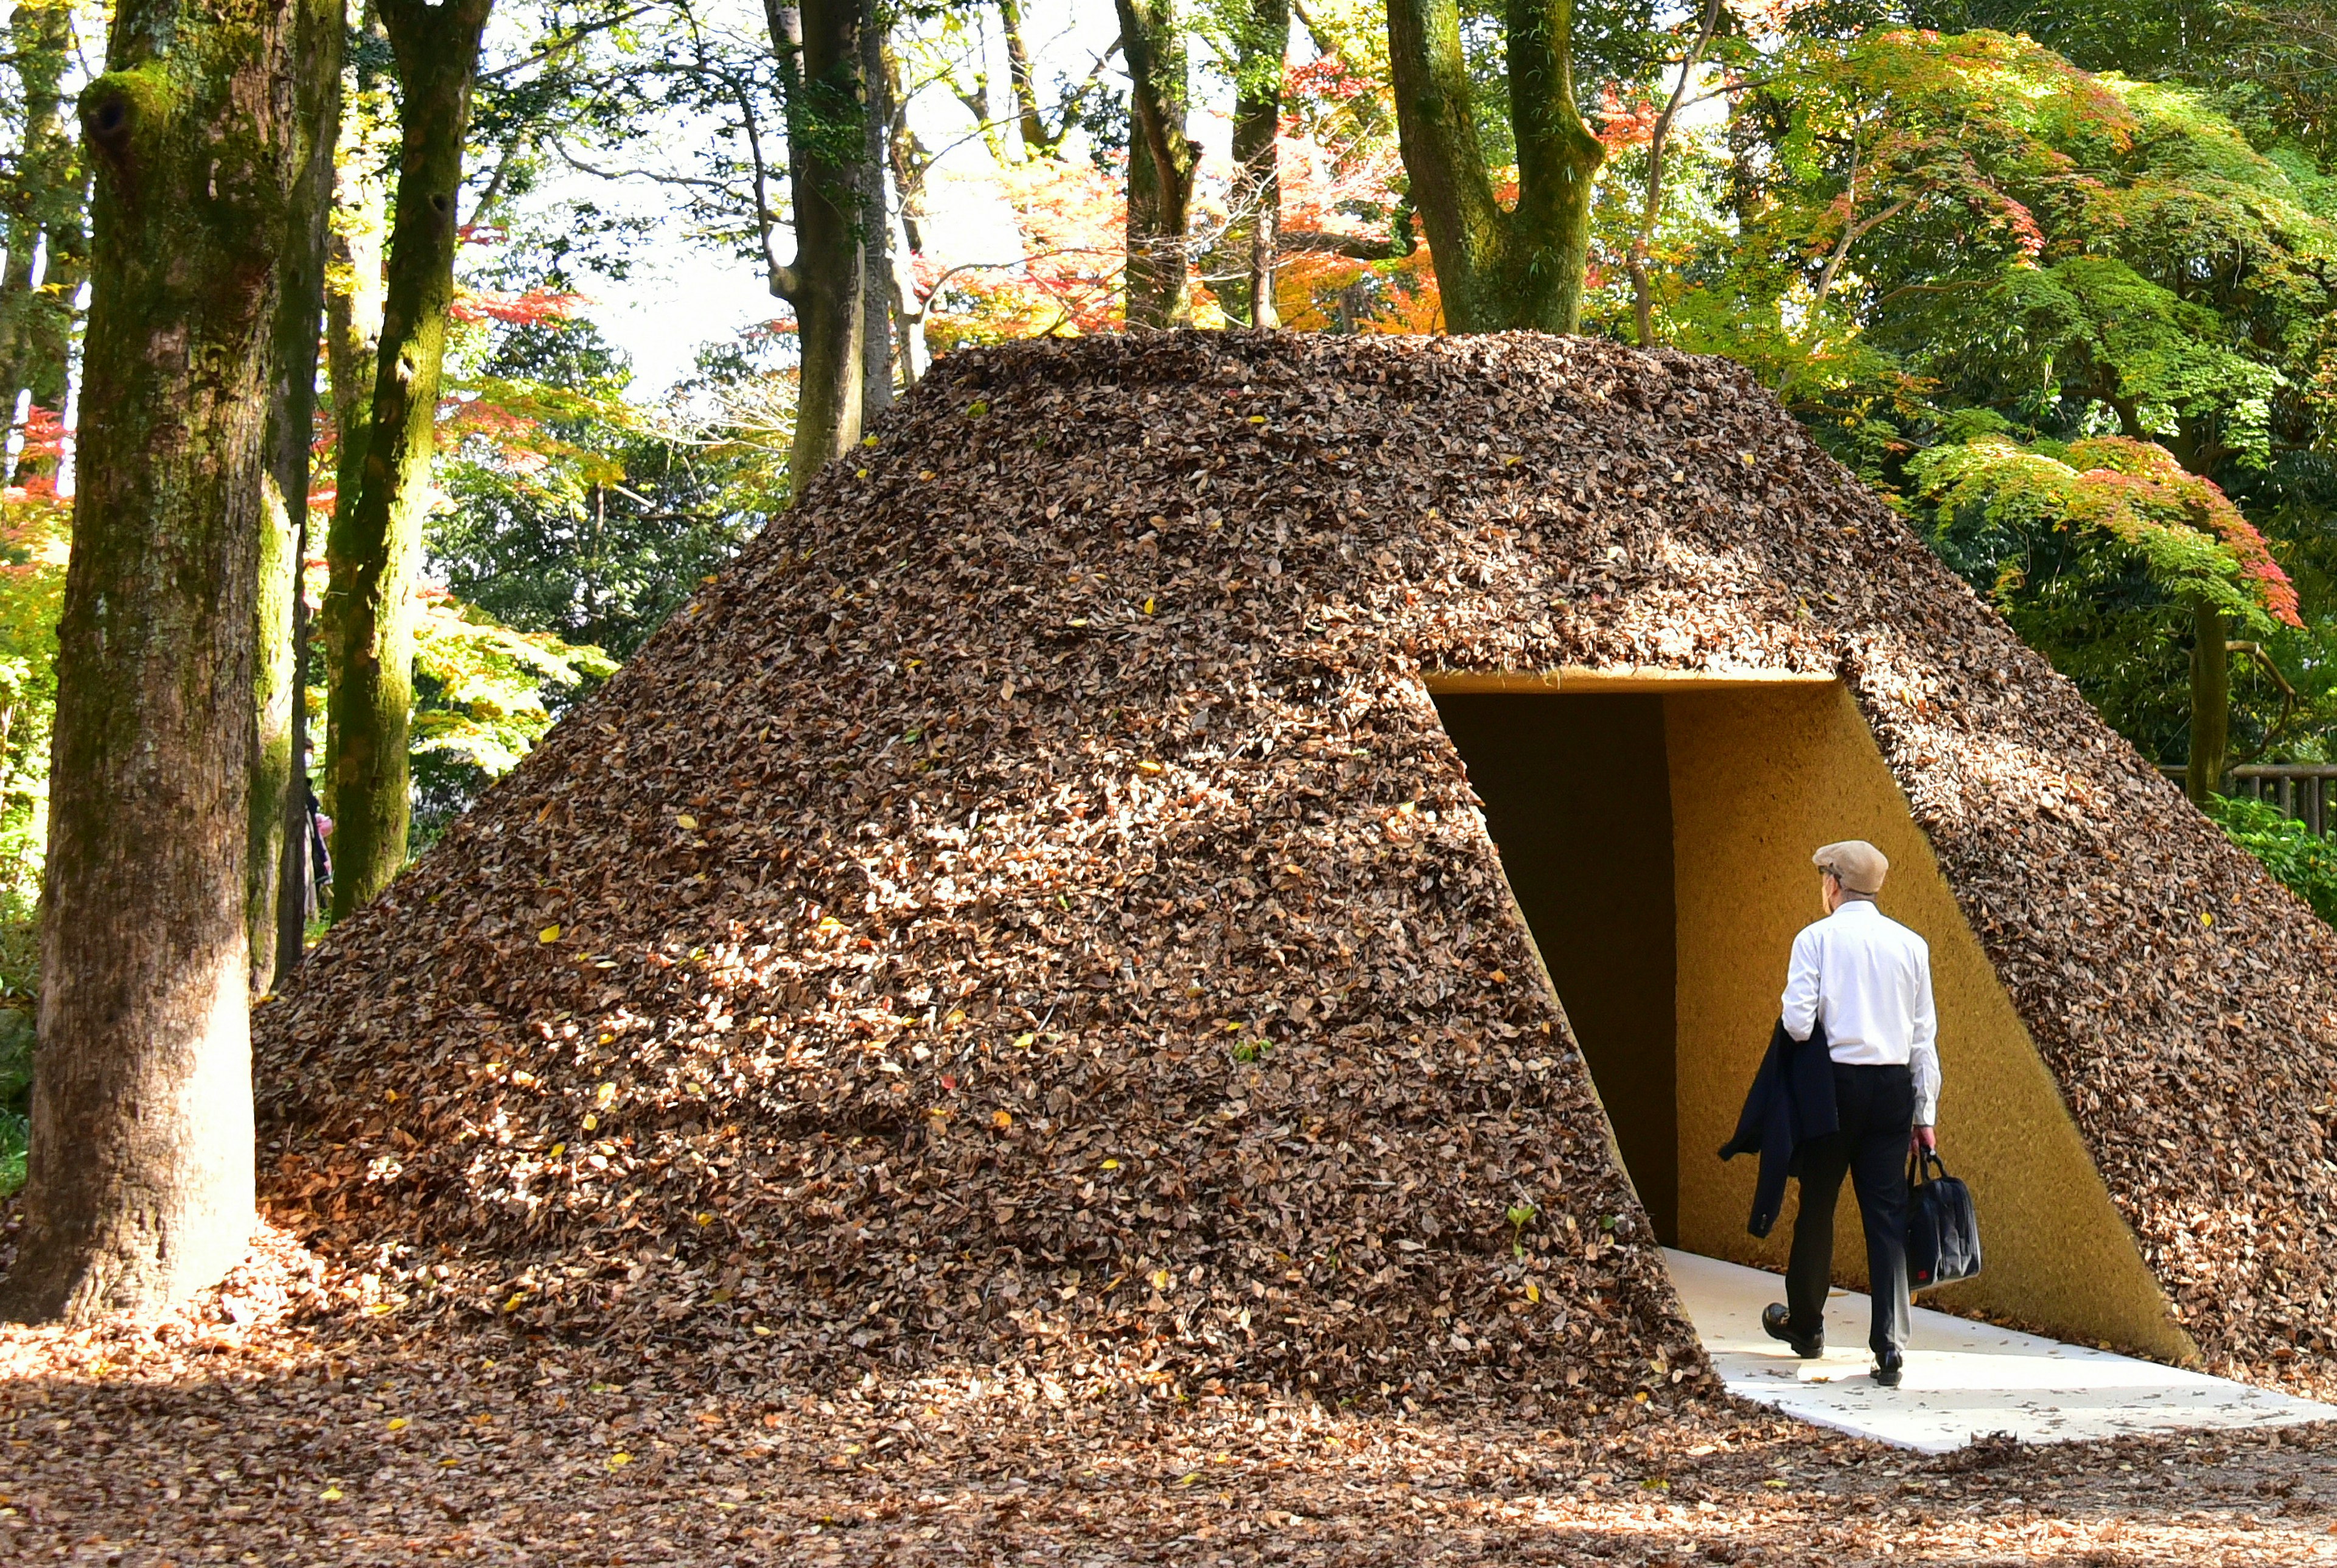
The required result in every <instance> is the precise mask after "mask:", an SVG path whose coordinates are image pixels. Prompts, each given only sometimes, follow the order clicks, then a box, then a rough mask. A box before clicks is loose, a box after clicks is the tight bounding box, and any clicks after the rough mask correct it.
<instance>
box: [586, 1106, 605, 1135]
mask: <svg viewBox="0 0 2337 1568" xmlns="http://www.w3.org/2000/svg"><path fill="white" fill-rule="evenodd" d="M584 1130H585V1131H586V1132H588V1133H597V1132H599V1131H600V1130H601V1118H600V1117H598V1116H596V1115H592V1113H591V1112H589V1111H588V1112H586V1113H585V1115H584Z"/></svg>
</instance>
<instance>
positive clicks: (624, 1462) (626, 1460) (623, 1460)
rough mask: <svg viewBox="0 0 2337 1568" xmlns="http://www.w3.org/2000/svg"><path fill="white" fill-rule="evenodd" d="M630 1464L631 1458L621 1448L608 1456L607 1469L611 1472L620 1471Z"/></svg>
mask: <svg viewBox="0 0 2337 1568" xmlns="http://www.w3.org/2000/svg"><path fill="white" fill-rule="evenodd" d="M632 1462H633V1456H631V1454H628V1453H626V1452H625V1451H624V1450H623V1449H621V1448H620V1449H619V1450H618V1451H617V1452H615V1453H614V1454H611V1455H610V1456H609V1468H610V1469H611V1470H621V1469H623V1468H624V1467H625V1466H628V1465H630V1464H631V1463H632Z"/></svg>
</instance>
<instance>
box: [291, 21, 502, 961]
mask: <svg viewBox="0 0 2337 1568" xmlns="http://www.w3.org/2000/svg"><path fill="white" fill-rule="evenodd" d="M490 4H491V0H445V4H443V5H430V4H428V3H427V0H377V14H378V15H379V16H380V19H381V23H382V25H383V27H384V29H385V30H386V32H387V33H388V34H389V43H390V48H391V50H392V52H393V54H395V56H396V62H397V75H398V82H399V84H400V87H401V89H402V92H401V96H400V100H399V116H398V120H399V142H398V164H397V197H396V213H395V216H394V217H393V218H392V219H391V222H390V231H389V265H388V268H387V269H386V276H385V278H384V283H383V294H382V325H381V342H380V346H379V349H378V352H377V355H376V359H377V364H376V372H375V376H374V384H373V401H372V405H371V407H369V408H368V409H367V412H366V417H365V419H364V420H363V422H362V423H361V424H357V426H356V427H355V431H354V432H351V433H345V436H344V439H345V440H349V439H350V437H351V435H353V434H356V433H361V434H356V439H357V440H361V441H362V443H363V450H362V451H361V452H350V453H347V459H348V461H349V463H352V464H353V465H354V467H355V470H356V472H355V478H356V480H357V486H356V489H355V490H354V492H352V491H350V490H349V489H347V488H344V489H343V490H342V492H341V493H340V497H339V500H338V502H337V504H336V506H335V508H334V512H333V524H332V528H331V531H330V532H329V533H328V535H327V539H326V545H325V558H326V561H327V583H326V589H325V602H324V608H323V613H322V615H321V617H320V620H321V623H322V626H323V631H324V637H325V643H326V657H327V659H328V663H329V664H330V666H331V668H332V671H333V682H332V690H331V693H330V695H329V696H328V710H329V715H330V725H329V729H328V737H327V743H326V745H327V755H326V759H325V768H326V772H327V773H328V774H329V775H330V776H331V778H332V781H333V913H334V915H335V916H336V918H338V917H341V916H346V915H347V914H349V913H351V912H352V911H356V910H357V909H358V908H360V907H362V906H363V905H364V904H366V903H367V902H369V901H371V900H372V899H373V898H374V896H375V895H376V894H377V893H379V892H380V891H381V890H382V889H384V888H386V887H387V886H388V885H389V883H390V881H391V879H392V878H394V877H396V875H397V873H398V872H399V870H400V869H402V868H403V867H404V865H405V864H406V829H407V826H408V819H409V817H410V814H411V809H412V803H411V801H410V799H409V798H408V796H409V785H408V783H407V775H406V731H407V725H408V721H409V718H410V716H411V713H412V709H413V706H414V612H413V597H414V574H415V571H416V568H417V567H418V566H419V565H420V564H421V559H422V520H423V517H424V515H425V512H426V511H427V510H428V507H429V491H430V460H431V457H432V455H433V453H434V452H435V449H436V441H435V434H436V421H437V414H438V391H439V383H440V376H441V374H442V372H443V371H444V369H445V355H446V307H447V306H448V305H449V304H451V303H452V302H453V299H454V295H455V241H456V234H455V219H456V215H455V197H456V195H457V193H458V192H459V190H460V189H461V186H462V182H463V144H464V133H465V131H467V129H468V128H469V124H470V116H471V88H472V84H473V83H474V81H475V79H476V78H477V75H478V66H479V34H480V32H481V30H482V29H483V28H484V26H485V25H486V21H487V12H488V9H489V5H490ZM338 395H339V390H338V388H336V397H337V396H338ZM344 472H347V470H346V469H345V470H344Z"/></svg>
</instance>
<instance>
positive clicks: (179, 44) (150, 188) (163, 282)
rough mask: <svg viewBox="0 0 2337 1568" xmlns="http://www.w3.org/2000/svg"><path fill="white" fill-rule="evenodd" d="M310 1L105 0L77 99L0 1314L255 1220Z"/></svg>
mask: <svg viewBox="0 0 2337 1568" xmlns="http://www.w3.org/2000/svg"><path fill="white" fill-rule="evenodd" d="M309 5H310V0H299V3H298V4H288V5H275V6H241V5H236V6H229V5H218V4H215V3H206V0H120V4H119V5H117V6H116V8H115V10H114V15H113V25H112V38H111V41H110V44H109V46H108V49H107V60H106V63H107V67H108V69H107V71H106V73H105V74H104V75H103V76H101V77H99V78H98V79H97V80H96V81H94V82H93V83H91V84H90V86H89V88H88V90H87V91H86V92H85V93H83V95H82V100H81V111H82V124H83V139H84V142H85V144H86V145H87V147H88V148H89V150H90V155H91V159H92V161H93V164H94V165H95V167H96V169H97V171H98V178H97V185H96V198H95V209H94V232H95V249H94V255H95V259H96V266H95V270H94V275H93V279H92V283H93V300H92V305H91V310H90V321H89V335H88V340H87V345H86V348H85V354H84V359H85V364H86V367H87V368H86V376H87V379H86V385H85V389H84V392H83V397H82V424H81V444H80V453H81V465H80V466H81V472H80V485H79V491H78V493H77V494H76V496H75V498H74V508H73V559H72V563H71V565H70V566H69V567H68V569H67V572H66V581H65V596H64V609H63V612H62V615H61V618H60V621H59V625H58V628H57V711H56V729H55V736H54V743H53V753H52V762H51V774H50V777H51V788H52V791H53V794H52V806H51V811H50V817H49V845H48V865H47V873H46V880H45V887H44V891H43V918H42V920H41V948H42V952H41V1017H40V1042H41V1043H40V1047H39V1057H38V1060H37V1063H36V1072H35V1076H34V1088H33V1130H32V1157H31V1168H30V1182H29V1183H28V1186H27V1189H26V1194H25V1203H24V1236H23V1241H22V1242H21V1250H20V1251H19V1253H18V1256H17V1260H16V1263H15V1268H14V1269H13V1270H12V1271H10V1272H9V1275H8V1277H7V1279H6V1281H5V1283H0V1317H5V1318H11V1319H19V1320H45V1319H53V1318H62V1319H64V1320H68V1321H85V1320H89V1319H91V1318H93V1317H94V1316H95V1315H97V1314H98V1313H100V1312H102V1311H104V1310H109V1309H121V1308H126V1309H132V1310H151V1309H153V1308H156V1307H160V1306H162V1305H164V1304H167V1303H168V1302H170V1301H171V1300H176V1299H178V1298H180V1297H181V1296H183V1295H185V1294H186V1293H188V1292H189V1291H191V1290H196V1289H199V1288H200V1287H202V1286H204V1285H207V1284H209V1283H210V1282H211V1281H215V1280H217V1279H218V1278H219V1277H220V1275H221V1274H222V1273H224V1272H225V1271H227V1270H228V1269H229V1268H230V1267H231V1266H232V1265H233V1264H234V1263H235V1262H236V1261H237V1260H238V1259H239V1258H240V1257H241V1256H242V1254H243V1251H244V1249H245V1247H246V1245H247V1243H248V1242H249V1237H250V1232H251V1224H252V1122H251V1048H250V1033H249V1011H248V1008H249V979H250V970H249V960H248V957H247V951H246V938H247V933H246V928H245V924H244V892H245V885H244V860H245V855H246V852H247V850H248V848H249V819H248V816H247V809H246V808H247V803H248V799H249V788H250V778H251V692H252V647H251V635H252V613H253V597H254V584H255V582H256V579H257V575H258V570H259V540H260V534H261V531H262V530H263V529H264V528H265V526H266V519H265V516H264V511H263V507H262V501H261V496H262V488H263V482H264V477H265V471H266V461H267V441H266V437H267V423H268V344H269V333H270V330H271V328H272V326H273V325H274V322H275V319H276V296H277V291H278V287H279V280H278V265H279V256H280V255H281V254H282V250H283V248H284V231H283V225H284V209H285V204H286V200H287V197H288V191H289V187H290V185H291V183H292V180H293V178H294V174H295V169H294V162H295V160H294V151H295V143H296V141H297V134H296V131H295V128H294V127H293V125H291V124H290V123H289V121H290V119H291V118H292V117H293V116H295V115H296V114H297V112H298V110H297V104H298V100H299V94H298V93H297V92H296V90H295V84H294V81H293V75H294V64H295V59H294V45H295V42H296V39H297V36H298V33H299V31H300V29H301V27H302V25H303V24H304V22H303V16H304V13H305V12H306V11H308V9H309Z"/></svg>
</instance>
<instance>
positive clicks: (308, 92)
mask: <svg viewBox="0 0 2337 1568" xmlns="http://www.w3.org/2000/svg"><path fill="white" fill-rule="evenodd" d="M297 25H298V30H299V31H298V36H296V37H295V39H294V41H293V59H294V66H293V80H294V82H295V83H296V86H297V90H298V93H299V100H298V104H297V105H296V110H295V113H294V115H293V121H292V131H293V135H294V136H295V138H296V144H295V146H294V148H293V150H292V158H293V168H294V170H295V171H296V173H295V177H294V180H293V184H292V189H291V191H290V193H289V200H288V203H287V206H286V209H285V222H284V239H285V247H284V252H283V258H282V261H281V270H282V278H281V280H280V282H279V288H278V292H277V302H276V319H275V323H274V327H273V331H272V334H271V341H270V344H269V398H268V478H269V483H268V496H267V500H268V528H267V531H265V533H264V534H263V535H262V536H261V541H260V561H259V595H258V603H257V614H256V616H255V623H254V627H253V647H254V657H253V677H254V678H253V683H252V720H253V735H252V768H251V852H250V862H249V866H248V868H247V877H246V882H247V889H248V891H247V907H246V920H247V921H248V923H249V927H250V941H251V989H252V994H253V995H255V996H258V995H261V994H263V993H265V992H267V991H269V990H272V989H275V986H276V983H277V981H278V980H279V979H282V978H283V977H284V976H285V975H287V974H288V973H289V972H290V971H291V968H292V966H293V965H294V964H295V963H298V961H299V959H300V950H301V947H302V944H303V942H304V940H305V939H306V936H307V926H308V921H307V919H306V916H307V912H308V881H307V878H306V876H305V874H303V873H304V872H305V870H306V866H307V862H306V860H305V859H303V858H301V852H302V851H303V850H304V849H305V847H306V844H307V839H306V827H307V822H306V817H307V811H308V790H307V788H306V784H307V780H306V778H305V776H303V775H304V774H305V773H306V765H305V758H306V754H307V750H308V711H307V703H306V700H305V699H306V696H307V690H306V687H307V681H306V679H305V676H306V673H307V672H306V663H307V660H306V658H305V657H303V656H304V655H305V653H306V651H307V649H306V643H307V633H308V615H307V605H306V602H305V599H304V597H303V595H302V593H301V581H300V573H301V563H302V562H303V561H304V560H306V559H307V556H308V470H309V465H310V462H311V458H312V456H313V453H314V450H315V446H316V435H317V346H318V334H319V332H320V331H321V329H322V319H323V314H324V304H325V240H326V234H327V231H328V229H329V227H330V222H329V219H330V218H331V215H332V204H333V166H334V153H335V151H336V148H337V144H338V141H339V139H340V119H341V53H342V36H343V34H344V33H345V32H346V30H347V19H346V17H345V16H344V15H343V0H319V3H318V4H314V5H311V6H309V7H308V8H306V9H304V10H303V11H302V12H300V13H299V14H298V19H297ZM287 905H288V909H287ZM287 913H289V914H290V916H291V918H290V919H286V918H285V915H286V914H287Z"/></svg>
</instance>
